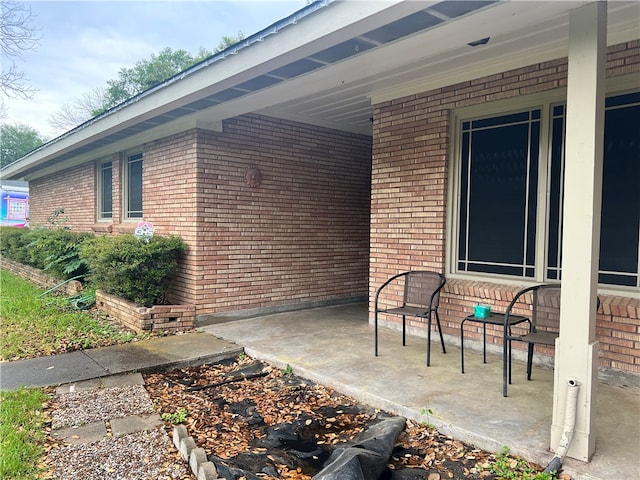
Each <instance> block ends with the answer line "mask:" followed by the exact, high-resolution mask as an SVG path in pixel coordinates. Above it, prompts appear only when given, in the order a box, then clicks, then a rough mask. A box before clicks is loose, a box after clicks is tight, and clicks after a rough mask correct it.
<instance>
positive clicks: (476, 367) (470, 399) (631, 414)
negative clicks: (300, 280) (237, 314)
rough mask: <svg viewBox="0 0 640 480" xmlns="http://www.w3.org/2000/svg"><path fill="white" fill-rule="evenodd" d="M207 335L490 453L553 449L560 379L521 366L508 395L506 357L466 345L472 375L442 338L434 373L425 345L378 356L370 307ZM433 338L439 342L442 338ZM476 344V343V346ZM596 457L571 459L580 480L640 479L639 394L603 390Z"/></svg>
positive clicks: (541, 455)
mask: <svg viewBox="0 0 640 480" xmlns="http://www.w3.org/2000/svg"><path fill="white" fill-rule="evenodd" d="M203 330H204V331H206V332H208V333H210V334H212V335H215V336H219V337H221V338H224V339H225V340H228V341H230V342H234V343H237V344H239V345H242V346H244V348H245V351H246V353H247V354H248V355H250V356H252V357H255V358H258V359H261V360H264V361H267V362H269V363H272V364H274V365H275V366H277V367H279V368H285V367H286V366H287V365H291V366H292V367H293V371H294V373H296V374H298V375H300V376H303V377H305V378H307V379H309V380H312V381H315V382H318V383H322V384H325V385H329V386H332V387H334V388H336V389H337V390H338V391H340V392H342V393H345V394H347V395H350V396H352V397H354V398H355V399H356V400H359V401H362V402H366V403H368V404H369V405H371V406H374V407H377V408H381V409H384V410H387V411H390V412H393V413H396V414H399V415H403V416H405V417H407V418H410V419H413V420H416V421H419V422H427V423H430V424H433V425H434V426H436V427H437V428H438V430H439V431H440V432H442V433H445V434H448V435H451V436H453V437H455V438H457V439H459V440H462V441H465V442H468V443H471V444H473V445H475V446H477V447H479V448H482V449H485V450H489V451H494V452H495V451H499V450H500V449H502V447H503V446H508V447H509V448H510V449H511V452H512V453H515V454H519V455H522V456H524V457H525V458H527V459H528V460H531V461H534V462H536V463H538V464H540V465H543V466H544V465H547V464H548V462H549V461H550V460H551V458H552V457H553V452H550V451H549V441H550V440H549V438H550V428H551V415H552V398H553V372H552V371H551V370H548V369H543V368H534V372H533V378H532V381H527V380H526V372H525V370H526V366H525V365H524V364H522V363H519V362H516V361H514V367H513V385H511V386H510V388H509V396H508V397H506V398H505V397H503V396H502V357H501V356H498V355H493V354H489V355H488V358H487V363H486V364H483V362H482V352H481V351H473V350H472V349H471V348H468V347H470V346H471V342H469V343H470V344H469V346H467V345H466V343H467V342H465V371H466V373H465V374H462V373H461V371H460V349H459V348H457V346H456V340H458V342H457V344H458V345H459V339H455V338H447V339H445V341H446V343H447V353H446V354H443V353H442V350H441V347H440V345H439V344H438V342H436V341H435V338H434V343H433V344H432V349H431V367H427V366H426V339H423V338H419V337H415V336H409V337H408V339H407V346H406V347H403V346H402V344H401V334H400V333H399V332H397V331H393V330H390V329H387V328H382V329H381V330H380V350H379V352H380V356H379V357H375V356H374V354H373V327H372V326H371V325H370V324H369V322H368V311H367V306H366V305H365V304H362V305H345V306H335V307H327V308H318V309H312V310H304V311H297V312H288V313H280V314H275V315H268V316H263V317H257V318H253V319H244V320H238V321H234V322H228V323H221V324H215V325H209V326H206V327H203ZM434 337H435V336H434ZM476 346H477V345H476ZM598 390H599V392H598V420H597V425H596V428H597V441H596V443H597V451H596V454H595V455H594V457H593V458H592V459H591V462H590V463H583V462H579V461H576V460H573V459H567V460H566V461H565V468H566V470H567V471H569V472H571V473H573V474H574V478H576V479H602V480H605V479H611V478H640V475H639V472H640V457H639V456H638V452H640V390H638V389H636V388H623V387H617V386H612V385H607V384H604V383H599V386H598Z"/></svg>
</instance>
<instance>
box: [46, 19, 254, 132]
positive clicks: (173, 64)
mask: <svg viewBox="0 0 640 480" xmlns="http://www.w3.org/2000/svg"><path fill="white" fill-rule="evenodd" d="M243 39H244V34H243V33H242V32H238V33H237V34H236V35H235V36H227V35H225V36H223V37H222V38H221V39H220V41H219V43H218V46H217V47H216V48H215V50H214V51H213V52H210V51H209V50H206V49H205V48H200V50H199V51H198V53H197V54H196V55H192V54H190V53H189V52H187V51H186V50H182V49H180V50H175V51H174V50H172V49H171V48H169V47H167V48H165V49H163V50H161V51H160V52H159V53H158V54H157V55H156V54H152V55H151V57H150V58H149V59H147V60H140V61H139V62H137V63H136V64H135V66H133V67H131V68H122V69H120V71H119V72H118V78H115V79H113V80H109V81H107V87H106V88H97V89H94V90H92V91H91V92H89V93H85V94H84V95H83V96H82V97H80V98H78V99H77V100H75V101H73V102H72V103H70V104H65V105H63V106H62V107H61V109H60V110H59V111H58V112H56V113H55V114H53V115H52V116H51V117H49V123H50V124H51V125H52V126H53V127H55V128H60V129H65V130H67V129H70V128H73V127H75V126H77V125H79V124H81V123H83V122H85V121H87V120H89V119H90V118H91V117H93V116H96V115H99V114H101V113H102V112H105V111H106V110H108V109H110V108H113V107H115V106H116V105H118V104H120V103H122V102H124V101H126V100H128V99H129V98H131V97H133V96H134V95H137V94H139V93H142V92H144V91H145V90H148V89H149V88H153V87H155V86H156V85H159V84H160V83H162V82H164V81H165V80H167V79H168V78H171V77H172V76H174V75H176V74H178V73H180V72H182V71H183V70H186V69H187V68H189V67H191V66H193V65H195V64H196V63H198V62H201V61H202V60H204V59H205V58H207V57H210V56H211V55H212V54H214V53H218V52H220V51H222V50H224V49H226V48H228V47H229V46H231V45H233V44H235V43H237V42H239V41H241V40H243Z"/></svg>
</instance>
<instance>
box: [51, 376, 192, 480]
mask: <svg viewBox="0 0 640 480" xmlns="http://www.w3.org/2000/svg"><path fill="white" fill-rule="evenodd" d="M50 409H51V410H50V411H49V414H50V417H51V429H52V432H51V433H54V432H56V431H57V430H59V429H61V428H65V427H75V426H81V425H85V424H90V423H94V422H104V424H105V427H106V436H104V437H103V438H102V439H100V440H99V441H94V442H92V443H76V442H72V443H66V442H65V441H63V440H57V439H55V438H54V437H53V436H51V435H50V436H49V437H48V441H47V454H46V457H45V459H44V461H43V467H44V468H45V469H46V470H47V472H46V476H45V478H48V479H56V480H77V479H82V480H94V479H95V480H150V479H154V480H168V479H180V480H186V479H193V476H192V474H191V472H190V471H189V467H188V465H187V464H186V463H185V462H184V461H183V460H182V458H181V457H180V454H179V452H178V451H177V450H176V448H175V447H174V446H173V443H172V442H171V439H170V438H169V436H168V435H167V433H166V431H165V429H164V426H162V425H159V426H157V427H155V428H149V429H147V430H144V431H137V432H134V433H129V434H126V435H113V434H112V432H111V425H110V420H113V419H115V418H125V417H129V416H132V415H142V414H148V413H153V412H154V411H155V410H154V408H153V404H152V402H151V399H150V398H149V394H148V393H147V391H146V390H145V388H144V387H143V386H142V385H126V386H118V387H110V388H98V389H93V390H86V391H72V392H69V393H64V394H60V395H57V396H56V398H55V400H53V401H52V402H50ZM72 438H73V437H72ZM75 438H76V439H78V438H79V437H75ZM79 441H81V440H79Z"/></svg>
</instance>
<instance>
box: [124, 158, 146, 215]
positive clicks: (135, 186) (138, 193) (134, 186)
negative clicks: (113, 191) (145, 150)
mask: <svg viewBox="0 0 640 480" xmlns="http://www.w3.org/2000/svg"><path fill="white" fill-rule="evenodd" d="M124 183H125V185H124V193H125V198H124V205H125V208H124V211H125V218H126V219H137V218H142V153H135V154H131V155H127V161H126V164H125V172H124Z"/></svg>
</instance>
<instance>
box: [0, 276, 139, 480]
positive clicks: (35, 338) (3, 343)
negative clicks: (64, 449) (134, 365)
mask: <svg viewBox="0 0 640 480" xmlns="http://www.w3.org/2000/svg"><path fill="white" fill-rule="evenodd" d="M43 291H44V290H42V289H39V288H38V287H36V286H34V285H33V284H31V283H29V282H28V281H26V280H23V279H22V278H20V277H18V276H16V275H13V274H12V273H10V272H8V271H6V270H0V325H1V328H0V360H2V361H7V360H18V359H23V358H33V357H40V356H46V355H53V354H56V353H64V352H71V351H75V350H84V349H87V348H94V347H101V346H106V345H113V344H118V343H127V342H131V341H134V340H140V339H142V338H145V337H147V335H139V334H136V333H135V332H131V331H130V330H126V329H125V328H123V327H121V326H119V325H117V324H114V323H112V322H110V321H108V320H106V319H105V318H104V316H103V315H101V314H100V313H97V312H85V311H79V310H75V309H72V308H71V307H70V306H69V303H68V302H67V301H66V300H65V298H64V297H61V296H56V295H53V294H47V295H45V296H44V297H41V296H40V295H41V293H42V292H43ZM0 478H2V477H0Z"/></svg>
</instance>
